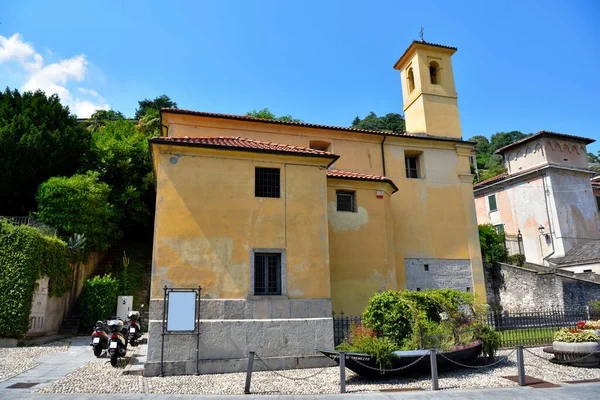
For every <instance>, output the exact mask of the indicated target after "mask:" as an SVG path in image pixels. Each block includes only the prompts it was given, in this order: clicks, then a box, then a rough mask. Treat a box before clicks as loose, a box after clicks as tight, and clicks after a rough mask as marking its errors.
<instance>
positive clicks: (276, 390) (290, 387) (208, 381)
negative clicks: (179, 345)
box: [41, 348, 600, 394]
mask: <svg viewBox="0 0 600 400" xmlns="http://www.w3.org/2000/svg"><path fill="white" fill-rule="evenodd" d="M530 350H531V351H532V352H534V353H535V354H537V355H539V356H542V357H544V358H546V359H548V358H550V357H549V355H548V354H545V353H543V352H542V349H541V348H535V349H530ZM509 353H512V354H510V356H509V358H508V360H505V361H502V362H501V363H500V364H498V365H497V366H496V367H490V368H485V369H467V368H460V369H456V370H453V371H448V372H442V373H440V380H439V386H440V388H441V389H467V388H496V387H510V386H516V385H517V384H516V383H515V382H512V381H510V380H508V379H505V378H502V376H507V375H516V374H517V367H516V365H517V364H516V353H514V352H512V351H500V352H499V354H500V356H506V355H507V354H509ZM481 364H485V361H481ZM319 371H320V373H318V374H317V375H316V376H315V377H313V378H310V379H307V380H299V381H293V380H289V379H285V378H282V377H280V376H279V375H277V374H275V373H274V372H268V371H267V372H255V373H253V374H252V387H251V391H252V392H253V393H260V394H320V393H339V368H337V367H331V368H325V369H303V370H288V371H280V374H282V375H285V376H288V377H294V378H302V377H308V376H310V375H313V374H315V373H317V372H319ZM525 371H526V374H528V375H531V376H535V377H537V378H541V379H543V380H546V381H550V382H554V383H560V382H564V381H568V380H578V379H593V378H600V368H593V369H587V368H576V367H568V366H564V365H557V364H552V363H549V362H547V361H545V360H541V359H539V358H537V357H535V356H533V355H531V354H529V353H527V352H526V353H525ZM121 372H122V369H120V368H112V367H111V366H110V364H109V363H108V360H107V359H98V360H94V361H92V362H90V363H88V364H86V365H84V366H83V367H81V368H80V369H78V370H77V371H75V372H73V373H72V374H70V375H68V376H67V377H65V378H63V379H61V380H59V381H57V382H56V383H54V384H53V385H51V386H47V387H45V388H43V389H42V390H41V392H45V393H152V394H174V393H177V394H243V391H244V382H245V379H246V374H245V373H235V374H215V375H201V376H172V377H164V378H160V377H154V378H144V377H140V376H127V375H122V374H121ZM92 376H93V377H94V378H93V379H90V377H92ZM98 382H103V383H104V384H103V385H99V384H98ZM401 388H422V389H429V388H431V381H430V379H429V377H428V376H424V377H421V378H402V379H400V378H397V379H387V380H365V379H361V378H360V377H358V376H356V375H355V374H354V373H352V372H351V371H349V370H348V371H347V378H346V390H347V392H373V391H378V390H380V389H401Z"/></svg>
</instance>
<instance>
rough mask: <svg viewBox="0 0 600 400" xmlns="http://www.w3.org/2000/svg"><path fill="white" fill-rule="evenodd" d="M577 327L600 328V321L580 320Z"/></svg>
mask: <svg viewBox="0 0 600 400" xmlns="http://www.w3.org/2000/svg"><path fill="white" fill-rule="evenodd" d="M577 329H600V321H598V320H593V321H579V322H578V323H577Z"/></svg>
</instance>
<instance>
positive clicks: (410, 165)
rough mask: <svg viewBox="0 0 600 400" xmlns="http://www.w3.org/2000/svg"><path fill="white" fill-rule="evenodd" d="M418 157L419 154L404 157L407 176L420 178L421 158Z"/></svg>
mask: <svg viewBox="0 0 600 400" xmlns="http://www.w3.org/2000/svg"><path fill="white" fill-rule="evenodd" d="M417 158H418V157H417V156H406V157H404V164H405V166H406V177H407V178H411V179H419V160H418V159H417Z"/></svg>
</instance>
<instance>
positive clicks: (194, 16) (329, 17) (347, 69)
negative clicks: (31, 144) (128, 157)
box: [0, 0, 600, 152]
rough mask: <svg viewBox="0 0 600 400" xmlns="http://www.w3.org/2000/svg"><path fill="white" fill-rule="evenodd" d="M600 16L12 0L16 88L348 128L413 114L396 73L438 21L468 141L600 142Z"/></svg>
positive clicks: (84, 103) (487, 8) (495, 6)
mask: <svg viewBox="0 0 600 400" xmlns="http://www.w3.org/2000/svg"><path fill="white" fill-rule="evenodd" d="M599 21H600V2H598V1H595V0H588V1H583V0H582V1H564V2H557V1H537V2H534V1H498V2H487V1H472V2H466V1H431V0H430V1H427V2H423V1H412V2H407V1H363V2H357V1H348V0H346V1H306V0H303V1H283V0H281V1H260V0H255V1H202V2H200V1H189V2H184V1H171V2H165V1H141V0H140V1H132V0H118V1H106V2H98V1H96V2H92V1H60V0H57V1H53V2H45V1H41V0H40V1H23V0H21V1H3V2H1V3H0V85H1V86H2V87H4V86H10V87H16V88H19V89H32V88H37V87H41V88H43V89H45V90H46V91H54V92H57V93H59V95H61V99H62V100H63V102H64V103H67V104H69V105H70V107H71V108H72V109H74V110H77V111H78V114H80V116H83V115H82V114H86V113H89V112H91V111H90V110H93V109H94V108H95V107H104V108H108V107H111V108H113V109H117V110H120V111H122V112H124V113H125V114H126V115H128V116H131V115H133V113H134V111H135V107H136V105H137V101H138V100H140V99H143V98H146V97H155V96H157V95H160V94H162V93H166V94H168V95H169V96H171V98H173V99H174V100H175V101H177V103H178V105H179V106H180V107H181V108H188V109H194V110H202V111H214V112H222V113H233V114H244V113H246V112H247V111H249V110H251V109H253V108H256V109H259V108H264V107H269V108H270V109H271V111H273V112H274V113H276V114H291V115H293V116H294V117H296V118H301V119H302V120H304V121H306V122H314V123H322V124H330V125H342V126H347V125H349V124H350V122H351V121H352V119H353V118H354V117H355V116H356V115H359V116H361V117H364V116H365V115H366V114H367V113H368V112H369V111H374V112H376V113H377V114H385V113H388V112H402V95H401V88H400V80H399V73H398V71H395V70H394V69H393V68H392V66H393V64H394V62H395V61H396V60H397V59H398V57H399V56H400V55H401V54H402V53H403V52H404V50H405V49H406V47H407V46H408V45H409V44H410V42H411V41H412V40H413V39H417V37H418V32H419V29H420V27H421V26H424V27H425V40H427V41H430V42H433V43H440V44H445V45H451V46H456V47H458V52H457V53H456V54H455V55H454V57H453V64H454V65H453V66H454V73H455V80H456V86H457V91H458V94H459V107H460V114H461V123H462V129H463V136H464V138H465V139H466V138H469V137H471V136H473V135H478V134H483V135H486V136H489V135H490V134H492V133H495V132H498V131H509V130H521V131H523V132H535V131H538V130H541V129H545V130H553V131H557V132H563V133H570V134H574V135H581V136H587V137H592V138H595V139H597V140H600V128H599V124H598V119H599V117H600V100H599V95H600V72H599V71H600V67H599V66H600V23H599ZM16 34H18V36H15V35H16ZM599 149H600V144H599V143H594V144H592V145H591V146H589V150H591V151H594V152H596V151H598V150H599Z"/></svg>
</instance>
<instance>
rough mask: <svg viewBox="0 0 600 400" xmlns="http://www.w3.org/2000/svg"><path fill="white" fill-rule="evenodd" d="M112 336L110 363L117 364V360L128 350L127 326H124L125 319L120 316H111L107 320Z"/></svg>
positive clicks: (110, 341) (110, 339)
mask: <svg viewBox="0 0 600 400" xmlns="http://www.w3.org/2000/svg"><path fill="white" fill-rule="evenodd" d="M106 325H107V326H108V330H109V331H110V338H109V340H108V354H109V355H110V365H112V366H113V367H116V366H117V361H118V359H119V358H121V357H125V353H126V352H127V339H128V332H127V328H125V327H124V326H123V320H122V319H121V318H119V317H111V318H110V319H109V320H108V321H107V322H106Z"/></svg>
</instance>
